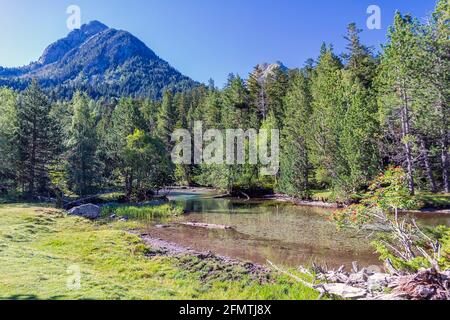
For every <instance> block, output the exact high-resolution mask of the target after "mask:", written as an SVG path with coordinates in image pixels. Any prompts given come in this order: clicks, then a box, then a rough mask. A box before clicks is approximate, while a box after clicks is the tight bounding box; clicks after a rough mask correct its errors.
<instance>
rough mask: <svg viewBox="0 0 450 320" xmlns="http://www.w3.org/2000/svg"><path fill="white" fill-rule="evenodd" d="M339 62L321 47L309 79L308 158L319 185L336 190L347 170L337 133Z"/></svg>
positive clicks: (341, 110) (343, 109)
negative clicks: (309, 138) (310, 97)
mask: <svg viewBox="0 0 450 320" xmlns="http://www.w3.org/2000/svg"><path fill="white" fill-rule="evenodd" d="M341 71H342V63H341V61H340V60H339V59H338V58H337V57H336V56H335V55H334V53H333V51H332V48H327V47H326V46H322V49H321V55H320V57H319V61H318V64H317V67H316V69H315V71H314V73H313V76H312V81H311V96H312V117H311V124H312V126H311V135H312V140H311V141H312V143H311V144H310V149H311V152H310V155H311V157H310V159H311V162H312V164H313V165H314V167H315V178H316V181H317V182H318V183H319V184H320V185H324V186H327V185H331V186H332V187H333V188H334V189H335V190H337V191H339V189H340V187H341V186H342V185H344V184H345V181H344V180H343V178H345V177H346V176H347V175H348V172H349V169H348V166H347V163H346V161H345V158H343V157H342V154H341V147H340V135H341V133H342V129H343V126H344V123H343V117H344V115H345V113H346V107H347V106H346V105H345V103H344V101H343V96H342V86H341V81H342V72H341Z"/></svg>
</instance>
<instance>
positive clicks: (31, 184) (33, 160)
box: [28, 119, 37, 197]
mask: <svg viewBox="0 0 450 320" xmlns="http://www.w3.org/2000/svg"><path fill="white" fill-rule="evenodd" d="M32 144H33V145H32V146H31V157H30V180H29V186H28V193H29V196H30V197H34V185H35V177H36V147H37V146H36V144H37V129H36V119H34V121H33V137H32Z"/></svg>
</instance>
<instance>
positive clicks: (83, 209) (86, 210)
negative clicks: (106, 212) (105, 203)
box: [69, 204, 101, 220]
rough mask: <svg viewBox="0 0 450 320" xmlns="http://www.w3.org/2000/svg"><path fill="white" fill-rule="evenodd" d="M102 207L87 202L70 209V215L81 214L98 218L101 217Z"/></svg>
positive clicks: (80, 215) (85, 216) (90, 217)
mask: <svg viewBox="0 0 450 320" xmlns="http://www.w3.org/2000/svg"><path fill="white" fill-rule="evenodd" d="M100 211H101V209H100V207H99V206H96V205H94V204H85V205H82V206H79V207H75V208H72V209H70V210H69V214H70V215H74V216H79V217H83V218H87V219H92V220H94V219H98V218H99V217H100Z"/></svg>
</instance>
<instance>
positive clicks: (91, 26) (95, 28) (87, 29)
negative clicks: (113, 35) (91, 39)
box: [80, 20, 109, 34]
mask: <svg viewBox="0 0 450 320" xmlns="http://www.w3.org/2000/svg"><path fill="white" fill-rule="evenodd" d="M106 29H109V28H108V26H106V25H105V24H103V23H101V22H100V21H98V20H93V21H91V22H89V23H87V24H83V25H82V26H81V28H80V30H81V32H83V33H86V34H97V33H99V32H102V31H103V30H106Z"/></svg>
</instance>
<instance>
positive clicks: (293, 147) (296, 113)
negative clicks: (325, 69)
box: [277, 71, 312, 198]
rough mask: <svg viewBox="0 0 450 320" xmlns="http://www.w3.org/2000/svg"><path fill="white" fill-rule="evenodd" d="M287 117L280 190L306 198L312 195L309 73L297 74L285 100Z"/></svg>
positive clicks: (279, 183)
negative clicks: (309, 143) (309, 145)
mask: <svg viewBox="0 0 450 320" xmlns="http://www.w3.org/2000/svg"><path fill="white" fill-rule="evenodd" d="M284 103H285V110H286V116H285V119H284V125H283V130H282V137H281V148H282V153H281V159H280V178H279V181H278V185H277V188H278V189H279V190H280V191H281V192H283V193H285V194H288V195H291V196H295V197H301V198H305V197H308V196H309V194H310V185H309V174H310V169H311V168H310V167H311V166H310V160H309V149H308V139H310V132H311V131H310V123H309V117H310V116H311V112H312V108H311V95H310V79H308V78H307V73H306V72H302V71H297V72H295V74H294V75H293V76H292V80H291V84H290V86H289V89H288V91H287V94H286V97H285V101H284Z"/></svg>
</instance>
